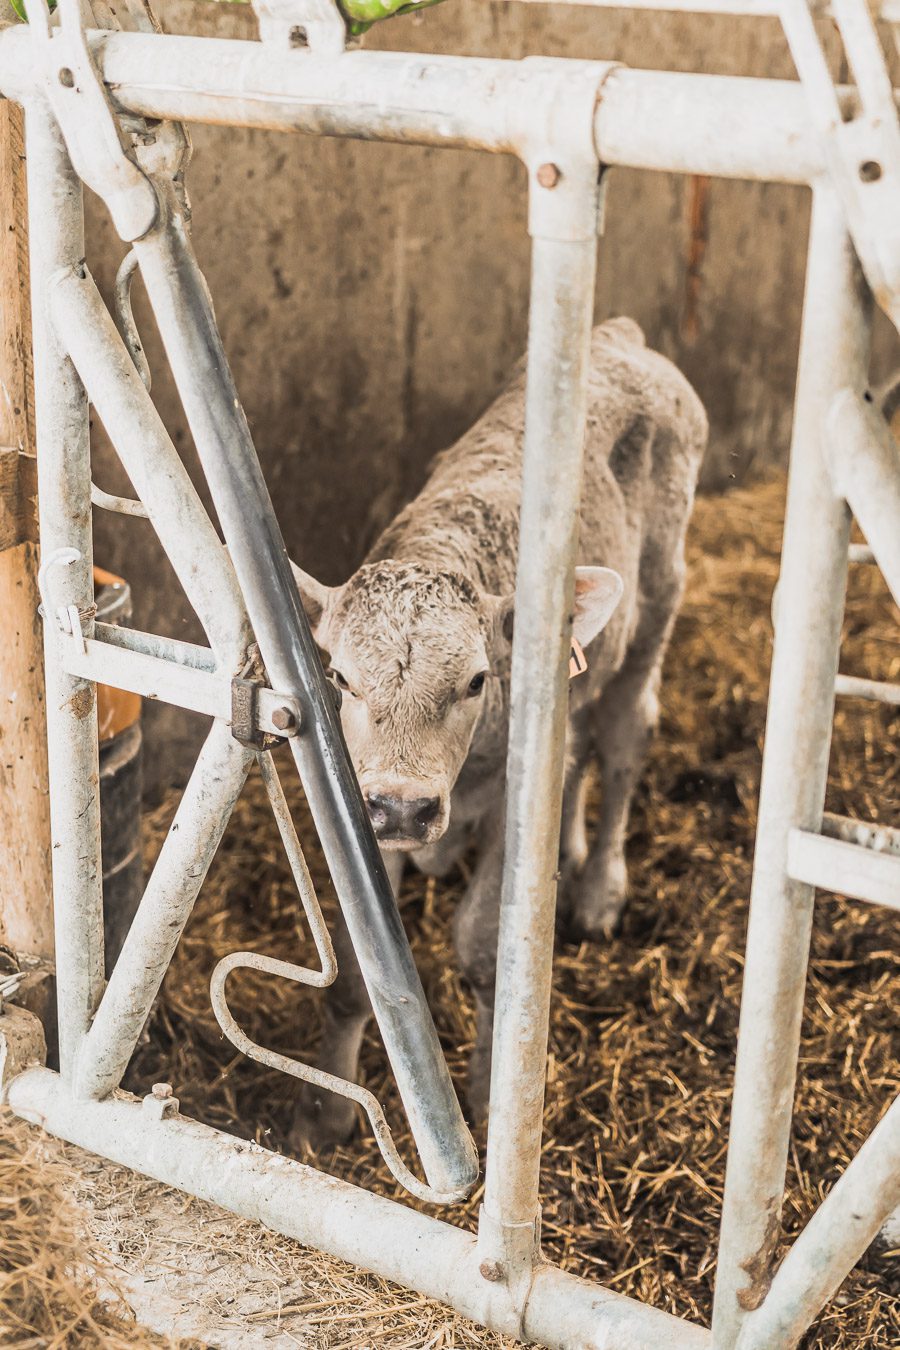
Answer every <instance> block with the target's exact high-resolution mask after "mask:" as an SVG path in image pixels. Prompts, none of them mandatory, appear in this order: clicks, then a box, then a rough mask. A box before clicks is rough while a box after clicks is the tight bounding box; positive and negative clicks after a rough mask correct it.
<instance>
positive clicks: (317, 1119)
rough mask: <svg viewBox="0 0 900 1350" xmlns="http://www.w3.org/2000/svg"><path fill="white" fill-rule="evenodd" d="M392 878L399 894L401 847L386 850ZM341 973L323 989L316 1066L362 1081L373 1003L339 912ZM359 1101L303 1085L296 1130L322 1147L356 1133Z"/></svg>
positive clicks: (337, 949)
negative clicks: (361, 1056) (364, 1046)
mask: <svg viewBox="0 0 900 1350" xmlns="http://www.w3.org/2000/svg"><path fill="white" fill-rule="evenodd" d="M382 857H383V858H384V863H385V867H386V869H387V873H388V878H389V880H390V883H391V887H392V888H393V891H394V894H395V895H396V894H397V892H398V891H399V889H400V882H401V879H402V876H403V865H404V862H405V861H406V859H405V855H404V854H402V853H394V852H391V853H383V854H382ZM332 941H333V943H334V954H335V957H336V958H337V965H338V976H337V979H336V980H335V982H334V984H332V985H331V986H329V988H328V989H327V990H326V991H325V1011H324V1015H323V1018H322V1039H321V1041H320V1043H319V1053H318V1056H317V1057H316V1067H317V1068H319V1069H325V1070H326V1072H328V1073H333V1074H334V1075H335V1076H336V1077H338V1078H346V1079H348V1080H349V1081H350V1082H351V1083H355V1082H357V1081H358V1075H359V1053H360V1050H361V1049H362V1042H363V1036H364V1035H365V1031H366V1027H367V1026H368V1024H369V1019H370V1017H371V1016H372V1009H371V1006H370V1004H369V995H368V994H367V992H366V986H365V982H364V980H363V977H362V972H361V970H360V968H359V962H358V961H357V959H356V952H355V951H354V950H353V943H352V942H351V941H350V934H349V933H348V931H347V925H346V924H345V923H344V918H343V915H342V914H340V913H339V914H338V917H337V922H336V923H335V926H334V932H333V933H332ZM356 1120H357V1107H356V1105H355V1103H353V1102H351V1101H349V1100H348V1099H347V1098H346V1097H340V1096H338V1094H337V1093H336V1092H326V1091H325V1090H323V1089H322V1088H318V1087H315V1086H314V1085H313V1084H312V1083H307V1084H304V1085H303V1087H302V1088H301V1091H300V1115H299V1120H298V1126H297V1131H296V1133H297V1135H298V1138H299V1141H300V1143H301V1144H306V1145H309V1147H311V1148H313V1149H316V1150H320V1149H327V1148H332V1147H334V1146H335V1145H336V1144H343V1143H345V1142H346V1141H347V1140H348V1139H349V1138H350V1136H351V1134H352V1133H353V1130H354V1127H355V1125H356Z"/></svg>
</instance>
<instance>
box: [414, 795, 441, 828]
mask: <svg viewBox="0 0 900 1350" xmlns="http://www.w3.org/2000/svg"><path fill="white" fill-rule="evenodd" d="M440 809H441V799H440V797H426V798H424V799H423V800H422V801H420V802H417V803H416V824H417V825H419V826H420V827H422V828H423V829H424V828H425V827H426V826H428V825H430V824H431V822H432V821H433V820H434V819H435V817H436V816H437V814H438V812H439V811H440Z"/></svg>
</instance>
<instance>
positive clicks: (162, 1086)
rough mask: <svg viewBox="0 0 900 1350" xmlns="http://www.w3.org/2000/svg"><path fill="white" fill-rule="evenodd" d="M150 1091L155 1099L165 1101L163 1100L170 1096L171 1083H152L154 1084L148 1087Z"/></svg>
mask: <svg viewBox="0 0 900 1350" xmlns="http://www.w3.org/2000/svg"><path fill="white" fill-rule="evenodd" d="M150 1091H151V1092H152V1093H153V1095H154V1097H155V1098H156V1100H157V1101H160V1102H165V1101H168V1099H169V1098H170V1097H171V1095H172V1084H171V1083H154V1084H153V1087H152V1088H151V1089H150Z"/></svg>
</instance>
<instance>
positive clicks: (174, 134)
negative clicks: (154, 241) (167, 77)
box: [26, 0, 191, 377]
mask: <svg viewBox="0 0 900 1350" xmlns="http://www.w3.org/2000/svg"><path fill="white" fill-rule="evenodd" d="M96 3H97V10H98V14H94V13H93V12H92V10H91V9H90V8H89V7H88V5H87V0H85V4H84V8H83V7H82V4H81V3H80V0H59V5H58V13H59V25H58V26H51V20H50V12H49V9H48V7H47V0H26V9H27V13H28V20H29V25H30V28H31V34H32V42H33V44H34V50H35V56H36V64H38V66H43V71H44V88H45V91H46V94H47V99H48V101H49V103H50V106H51V108H52V109H53V112H54V115H55V116H56V120H57V122H58V124H59V128H60V130H61V132H62V135H63V138H64V139H65V142H66V148H67V149H68V151H69V156H70V158H71V160H72V164H73V166H74V168H75V170H76V172H77V173H78V176H79V177H80V178H81V179H83V181H84V182H85V183H87V185H88V187H89V188H91V190H92V191H93V192H96V193H97V195H98V196H99V197H101V198H102V199H103V201H104V202H105V203H106V205H107V207H108V208H109V211H110V214H111V216H112V219H113V224H114V226H115V228H116V231H117V232H118V234H119V236H120V237H121V238H122V239H124V240H126V241H127V242H129V243H130V242H132V241H134V240H137V239H143V238H144V236H145V235H147V234H148V233H149V232H150V231H151V230H152V229H153V227H154V226H155V225H156V224H157V223H158V221H159V219H160V214H161V203H160V199H159V195H158V193H157V190H156V187H155V186H154V184H153V181H152V175H154V174H160V173H163V172H165V173H166V175H167V176H168V177H170V178H171V179H172V180H173V182H174V183H175V186H176V191H177V192H178V193H179V198H180V200H181V202H182V205H183V207H184V209H185V213H186V215H188V216H189V209H188V207H187V201H186V198H185V196H184V191H183V174H184V169H185V166H186V164H187V161H188V159H189V158H190V149H191V147H190V139H189V137H188V135H187V132H186V131H185V129H184V127H183V126H182V124H181V123H180V122H160V123H153V124H152V125H151V124H150V123H148V122H147V121H146V120H145V119H144V118H140V117H133V116H130V117H125V118H120V117H119V116H118V114H117V113H116V111H115V110H114V108H113V105H112V101H111V99H110V97H109V95H108V93H107V90H106V86H105V85H104V83H103V80H102V78H101V76H100V72H99V70H98V69H97V66H96V64H95V62H94V58H93V56H92V55H91V51H90V48H89V46H88V42H87V34H86V30H85V22H84V21H85V17H87V18H88V19H89V20H90V19H93V21H94V23H95V25H96V26H97V27H100V28H109V29H113V30H117V29H119V28H121V27H122V26H123V25H122V23H121V22H120V15H119V14H118V13H117V12H116V11H115V10H113V9H112V7H111V6H108V5H105V4H104V0H96ZM85 11H86V13H85ZM122 12H123V13H124V16H125V19H126V26H127V27H128V28H129V29H131V30H134V31H139V32H158V31H159V28H158V25H157V24H156V21H155V19H154V17H153V15H152V13H151V11H150V9H149V6H148V5H147V4H146V3H145V2H144V0H126V4H125V6H124V9H123V11H122ZM142 377H143V371H142Z"/></svg>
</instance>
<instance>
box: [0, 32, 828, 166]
mask: <svg viewBox="0 0 900 1350" xmlns="http://www.w3.org/2000/svg"><path fill="white" fill-rule="evenodd" d="M89 40H90V45H91V50H92V52H93V55H94V58H95V60H96V61H97V64H98V66H99V69H100V71H101V74H102V76H103V78H104V80H105V82H106V84H107V87H108V88H109V89H110V92H111V93H112V95H113V97H114V98H115V100H116V101H117V103H118V104H119V106H120V107H121V108H122V109H123V110H127V111H129V112H133V113H138V114H141V115H143V116H146V117H155V118H174V119H180V120H184V121H189V122H209V123H217V124H227V125H233V126H248V127H266V128H269V129H271V130H277V131H298V132H303V133H305V134H309V135H328V136H351V137H356V138H361V139H377V140H386V141H399V142H414V143H418V144H424V145H449V146H454V145H455V146H471V147H474V148H480V149H485V150H500V151H507V152H509V153H520V152H521V148H522V139H523V128H525V127H526V126H527V124H528V119H529V114H530V112H531V108H532V105H533V103H534V101H535V99H536V98H537V97H539V96H540V95H541V93H542V91H544V92H546V91H547V89H548V82H550V81H557V80H558V81H560V83H561V84H562V83H563V82H564V80H565V68H566V67H568V68H569V69H570V71H571V69H572V68H573V67H576V66H578V67H583V66H585V65H587V64H589V63H585V62H574V61H565V60H561V61H555V62H554V61H544V60H541V59H540V58H528V59H526V60H524V61H503V60H488V59H474V58H471V57H455V56H422V55H416V54H409V53H404V52H374V51H371V52H370V51H353V52H348V53H346V54H345V55H344V56H341V57H339V58H337V59H331V60H323V59H321V58H317V57H316V56H314V55H313V54H312V53H310V52H304V51H283V52H282V51H278V50H273V49H272V48H271V47H270V46H263V45H262V44H260V43H258V42H244V41H225V40H222V39H217V38H198V37H170V36H162V35H156V34H143V33H109V32H103V33H101V32H96V31H95V32H92V33H91V34H90V39H89ZM590 64H593V65H594V66H595V67H596V70H597V74H598V83H599V82H602V81H603V79H604V77H605V76H606V75H607V72H608V67H607V66H606V65H604V63H602V62H595V63H590ZM554 66H559V67H561V68H562V69H560V70H559V71H558V72H555V71H554V70H553V69H552V68H553V67H554ZM35 87H36V76H35V75H34V73H33V72H32V51H31V47H30V43H29V34H28V32H27V30H26V29H24V28H22V27H21V26H20V25H14V26H11V27H9V28H6V29H5V30H3V32H2V33H0V89H2V90H3V92H4V93H5V94H6V95H7V97H11V98H22V97H25V96H27V95H28V94H30V93H33V92H35ZM840 95H841V97H842V98H843V99H844V100H845V101H846V100H847V99H849V98H851V97H852V91H851V90H848V89H844V90H842V91H840ZM551 101H552V100H551ZM595 138H596V143H597V150H598V154H599V156H600V158H601V160H602V161H603V162H604V163H605V164H609V165H617V164H620V165H629V166H632V167H635V168H645V169H658V170H664V171H671V172H679V173H694V174H712V175H721V176H726V177H731V178H751V179H760V180H764V181H776V182H791V183H810V182H812V181H814V180H815V179H817V178H818V177H820V176H821V175H822V174H823V173H824V172H825V162H824V158H823V154H822V150H821V147H820V144H819V141H818V138H817V137H816V135H815V133H814V131H813V128H812V126H811V124H810V119H809V114H808V110H807V104H806V100H805V95H804V92H803V89H802V88H801V86H800V85H799V83H797V82H795V81H789V80H757V79H749V78H740V77H725V76H713V75H696V74H674V73H669V72H663V71H647V70H629V69H627V68H626V67H616V68H615V70H614V72H613V73H612V74H610V75H609V76H608V78H606V82H605V85H604V88H603V93H602V97H601V99H600V101H599V103H598V107H597V112H596V118H595Z"/></svg>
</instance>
